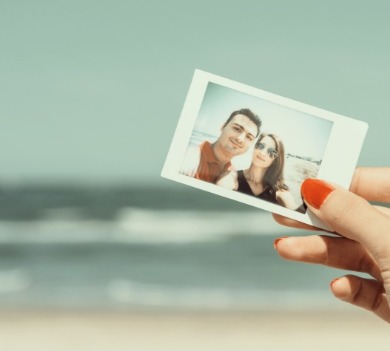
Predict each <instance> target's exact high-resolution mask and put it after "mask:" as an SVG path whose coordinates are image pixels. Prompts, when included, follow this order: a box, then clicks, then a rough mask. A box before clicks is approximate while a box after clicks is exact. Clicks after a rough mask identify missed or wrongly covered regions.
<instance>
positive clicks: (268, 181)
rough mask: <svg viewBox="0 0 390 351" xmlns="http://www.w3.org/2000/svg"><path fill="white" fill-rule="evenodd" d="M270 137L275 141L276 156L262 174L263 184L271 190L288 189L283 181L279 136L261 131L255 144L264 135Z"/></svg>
mask: <svg viewBox="0 0 390 351" xmlns="http://www.w3.org/2000/svg"><path fill="white" fill-rule="evenodd" d="M267 136H268V137H270V138H271V139H273V141H274V142H275V149H276V151H277V152H278V156H277V157H276V158H275V159H274V160H273V162H272V163H271V166H269V167H268V169H267V171H266V172H265V174H264V178H263V182H262V183H263V186H264V187H269V188H270V189H271V190H274V191H277V190H288V186H287V185H286V184H285V183H284V175H283V171H284V145H283V142H282V141H281V140H280V139H279V137H278V136H277V135H275V134H272V133H261V134H260V137H259V139H258V140H257V141H256V144H258V143H260V142H261V140H262V139H264V138H265V137H267Z"/></svg>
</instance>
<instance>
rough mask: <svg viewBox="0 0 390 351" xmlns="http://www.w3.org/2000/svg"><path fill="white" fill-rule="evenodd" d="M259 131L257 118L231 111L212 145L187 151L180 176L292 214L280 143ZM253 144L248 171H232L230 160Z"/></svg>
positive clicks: (246, 111)
mask: <svg viewBox="0 0 390 351" xmlns="http://www.w3.org/2000/svg"><path fill="white" fill-rule="evenodd" d="M260 127H261V120H260V118H259V117H258V116H257V115H256V114H255V113H253V112H252V111H251V110H250V109H247V108H244V109H241V110H237V111H234V112H233V113H232V114H231V115H230V117H229V118H228V119H227V120H226V122H225V123H224V124H223V126H222V128H221V134H220V136H219V138H218V139H217V140H216V141H215V142H214V143H213V144H212V143H210V142H209V141H204V142H203V143H202V144H200V145H197V146H190V147H189V148H188V150H187V153H186V156H185V159H184V162H183V165H182V168H181V170H180V173H182V174H185V175H187V176H190V177H193V178H196V179H200V180H203V181H206V182H210V183H214V184H217V185H219V186H222V187H224V188H227V189H231V190H235V191H239V192H242V193H245V194H248V195H252V196H255V197H257V198H259V199H262V200H265V201H268V202H271V203H275V204H279V205H281V206H284V207H286V208H289V209H291V210H296V209H297V208H298V205H297V204H296V202H295V200H294V198H293V196H292V194H291V192H290V191H289V188H288V186H287V185H286V184H285V182H284V176H283V169H284V146H283V143H282V141H281V140H280V139H279V138H278V137H277V136H276V135H275V134H269V133H261V134H260ZM253 143H255V145H254V149H253V155H252V161H251V164H250V166H249V168H247V169H243V170H235V169H234V168H233V166H232V164H231V160H232V159H233V158H234V157H236V156H240V155H243V154H245V153H246V152H247V151H248V149H249V148H250V147H251V146H252V145H253Z"/></svg>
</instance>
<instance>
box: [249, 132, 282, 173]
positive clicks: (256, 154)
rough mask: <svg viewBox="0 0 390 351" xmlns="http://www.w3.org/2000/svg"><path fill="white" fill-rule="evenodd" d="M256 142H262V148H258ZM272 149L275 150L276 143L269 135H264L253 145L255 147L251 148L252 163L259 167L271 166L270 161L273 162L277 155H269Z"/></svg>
mask: <svg viewBox="0 0 390 351" xmlns="http://www.w3.org/2000/svg"><path fill="white" fill-rule="evenodd" d="M258 144H262V146H264V147H263V148H262V149H261V148H258V147H257V145H258ZM273 150H275V151H276V143H275V140H274V139H272V138H271V137H269V136H265V137H264V138H263V139H261V140H259V141H258V142H257V143H256V145H255V149H254V150H253V157H252V163H253V165H254V166H256V167H260V168H268V167H269V166H271V165H272V162H274V160H275V158H276V157H277V156H276V157H272V156H271V155H270V152H271V154H272V151H273Z"/></svg>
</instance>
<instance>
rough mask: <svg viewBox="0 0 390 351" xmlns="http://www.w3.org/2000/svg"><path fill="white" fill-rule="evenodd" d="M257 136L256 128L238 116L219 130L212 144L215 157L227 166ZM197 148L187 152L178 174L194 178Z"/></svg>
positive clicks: (196, 166) (198, 157) (197, 160)
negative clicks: (218, 134)
mask: <svg viewBox="0 0 390 351" xmlns="http://www.w3.org/2000/svg"><path fill="white" fill-rule="evenodd" d="M257 134H258V128H257V126H256V124H255V123H254V122H252V121H251V120H250V119H249V118H248V117H247V116H245V115H242V114H238V115H236V116H234V117H233V118H232V119H231V121H229V123H227V124H226V125H225V126H222V128H221V135H220V136H219V138H218V140H217V141H216V142H215V143H214V144H213V146H212V147H213V152H214V155H215V157H216V158H217V159H218V160H219V161H220V162H221V164H227V163H228V162H229V161H230V160H231V159H232V158H233V157H235V156H239V155H242V154H244V153H245V152H246V151H247V150H248V149H249V147H250V146H251V145H252V144H253V142H254V141H255V139H256V136H257ZM200 157H201V155H200V150H199V147H198V146H196V147H192V148H189V149H188V150H187V153H186V156H185V162H184V164H183V165H182V168H181V170H180V172H181V173H182V174H185V175H187V176H190V177H194V176H195V174H196V171H197V169H198V166H199V162H200Z"/></svg>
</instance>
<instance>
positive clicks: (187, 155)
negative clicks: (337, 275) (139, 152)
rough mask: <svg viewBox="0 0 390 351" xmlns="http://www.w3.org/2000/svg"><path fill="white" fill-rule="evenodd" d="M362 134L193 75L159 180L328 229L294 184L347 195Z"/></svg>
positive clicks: (342, 121)
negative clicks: (319, 185)
mask: <svg viewBox="0 0 390 351" xmlns="http://www.w3.org/2000/svg"><path fill="white" fill-rule="evenodd" d="M366 131H367V124H366V123H363V122H360V121H357V120H354V119H351V118H348V117H344V116H341V115H337V114H334V113H331V112H328V111H325V110H322V109H318V108H315V107H313V106H309V105H306V104H303V103H300V102H297V101H294V100H291V99H287V98H284V97H281V96H278V95H275V94H271V93H268V92H265V91H263V90H260V89H256V88H253V87H249V86H247V85H244V84H241V83H238V82H234V81H231V80H228V79H226V78H222V77H219V76H215V75H212V74H209V73H207V72H203V71H200V70H196V71H195V74H194V78H193V81H192V84H191V87H190V91H189V93H188V95H187V99H186V102H185V104H184V108H183V111H182V114H181V117H180V120H179V123H178V126H177V129H176V132H175V135H174V138H173V140H172V144H171V148H170V151H169V153H168V156H167V160H166V162H165V165H164V168H163V171H162V176H163V177H166V178H168V179H171V180H175V181H178V182H180V183H184V184H187V185H190V186H194V187H197V188H199V189H202V190H206V191H209V192H212V193H215V194H218V195H221V196H224V197H226V198H229V199H232V200H236V201H240V202H243V203H246V204H248V205H252V206H255V207H258V208H261V209H264V210H267V211H270V212H274V213H278V214H281V215H284V216H286V217H290V218H293V219H296V220H299V221H301V222H304V223H307V224H312V225H315V226H317V227H320V228H323V229H328V228H326V226H325V225H324V224H323V223H321V222H319V221H318V220H317V219H316V218H314V217H313V216H312V215H311V214H310V213H308V212H309V211H307V209H306V207H305V205H304V203H303V201H302V198H301V194H300V188H301V184H302V182H303V181H304V180H305V179H306V178H322V179H327V180H328V181H331V182H335V183H338V184H340V185H342V186H344V187H346V188H348V187H349V184H350V182H351V179H352V176H353V172H354V168H355V167H356V162H357V159H358V156H359V152H360V149H361V146H362V143H363V140H364V137H365V134H366ZM346 133H347V134H346ZM345 135H349V138H348V143H346V142H345ZM351 136H353V137H351ZM346 144H348V145H346ZM340 147H341V148H342V149H343V153H340V152H339V150H340Z"/></svg>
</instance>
